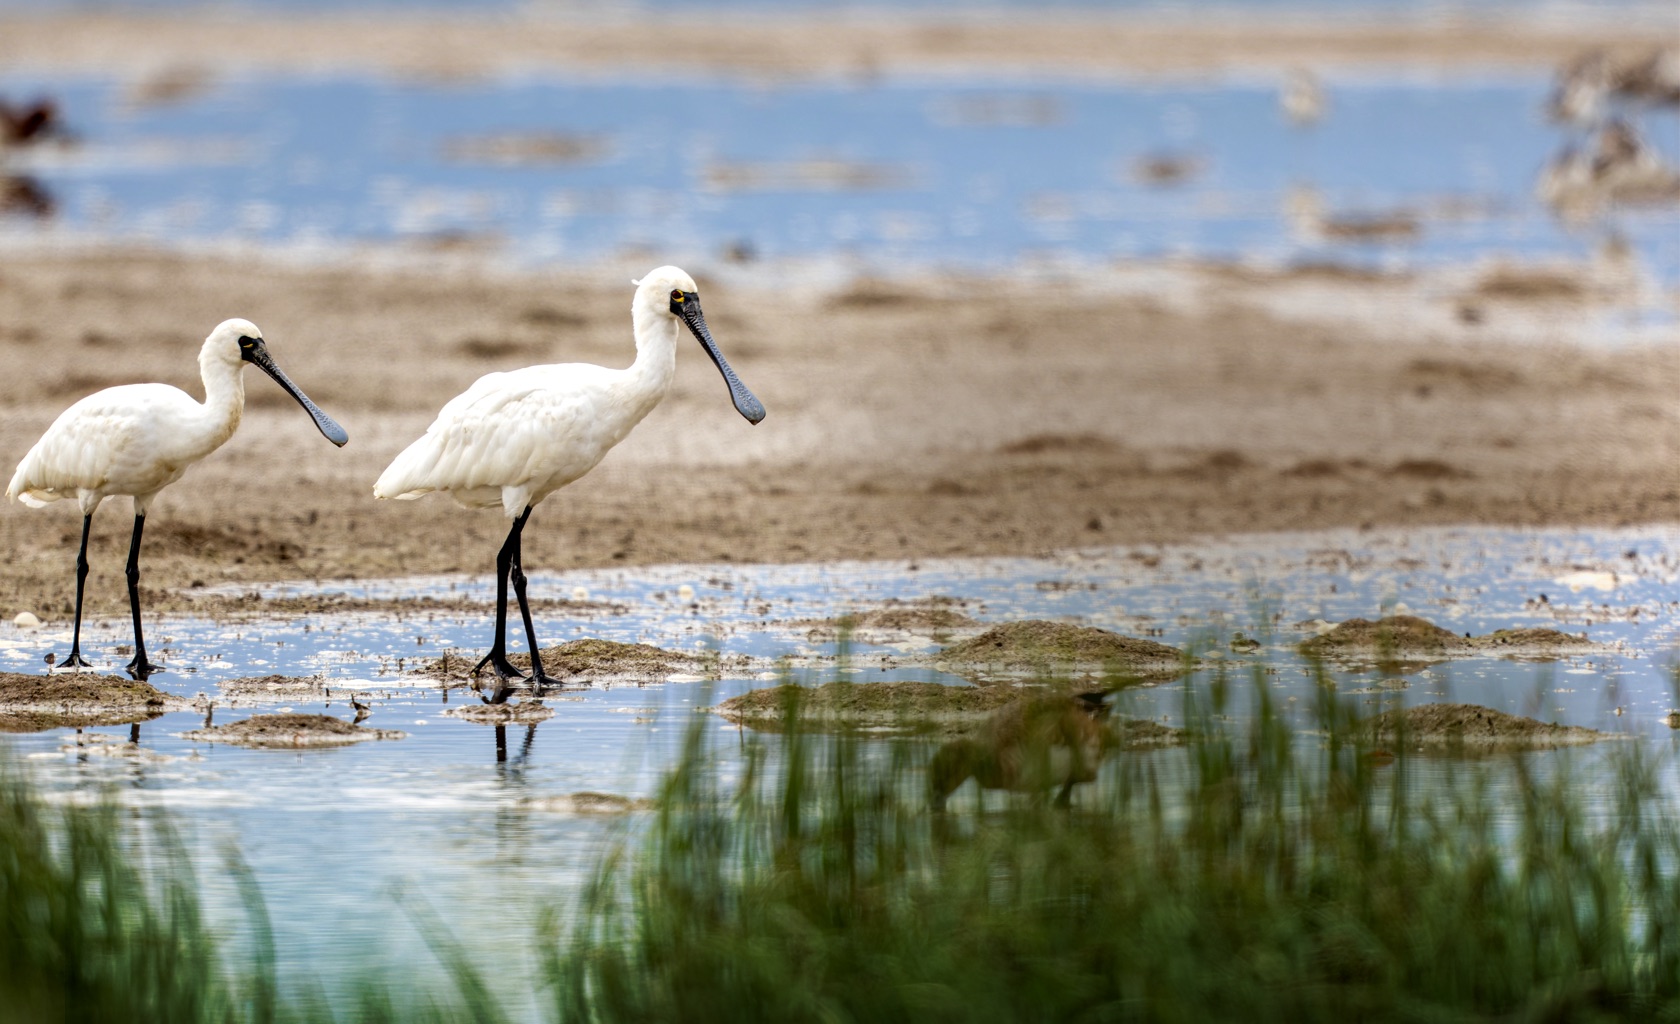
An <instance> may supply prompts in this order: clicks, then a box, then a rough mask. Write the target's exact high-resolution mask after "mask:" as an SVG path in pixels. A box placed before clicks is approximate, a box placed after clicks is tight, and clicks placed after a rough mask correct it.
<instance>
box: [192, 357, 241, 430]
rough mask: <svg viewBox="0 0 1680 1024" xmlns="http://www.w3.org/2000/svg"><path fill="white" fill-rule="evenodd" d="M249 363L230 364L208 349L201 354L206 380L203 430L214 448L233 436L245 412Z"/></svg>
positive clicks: (200, 369)
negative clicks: (247, 364)
mask: <svg viewBox="0 0 1680 1024" xmlns="http://www.w3.org/2000/svg"><path fill="white" fill-rule="evenodd" d="M244 369H245V364H243V363H235V364H233V365H231V366H230V365H229V364H228V363H227V361H226V360H223V359H218V358H216V357H215V356H214V355H212V354H211V353H210V352H209V351H208V350H206V351H205V352H202V353H200V354H199V357H198V375H199V378H200V379H202V380H203V381H204V416H203V424H202V426H203V430H204V432H205V440H207V441H209V442H211V444H212V447H214V446H215V445H219V444H221V443H222V442H223V441H226V440H227V439H228V438H230V437H232V436H233V432H234V431H235V430H237V429H239V418H240V417H241V416H242V415H244V413H245V374H244Z"/></svg>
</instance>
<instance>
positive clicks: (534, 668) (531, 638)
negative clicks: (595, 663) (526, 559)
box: [508, 508, 558, 697]
mask: <svg viewBox="0 0 1680 1024" xmlns="http://www.w3.org/2000/svg"><path fill="white" fill-rule="evenodd" d="M529 518H531V510H530V509H529V508H527V509H526V510H525V514H524V515H522V516H520V517H519V522H518V523H517V524H516V525H515V526H514V529H515V531H516V532H515V533H514V535H513V564H512V566H511V567H510V568H509V569H508V578H509V579H510V580H512V581H513V596H514V597H515V598H516V599H518V601H519V617H520V618H521V619H523V620H524V622H525V645H526V646H527V647H529V648H530V650H531V696H533V697H541V696H542V695H543V687H545V686H548V685H549V684H551V683H554V680H553V679H552V678H551V677H550V676H549V675H548V673H546V672H544V671H543V667H542V654H541V653H540V651H539V649H538V647H537V629H536V627H535V626H533V625H532V624H531V604H530V602H529V601H526V600H525V570H524V568H523V567H522V566H521V565H520V564H519V562H520V551H519V538H520V534H522V533H524V531H525V520H527V519H529ZM555 685H558V684H555Z"/></svg>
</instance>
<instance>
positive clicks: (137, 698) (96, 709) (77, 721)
mask: <svg viewBox="0 0 1680 1024" xmlns="http://www.w3.org/2000/svg"><path fill="white" fill-rule="evenodd" d="M186 706H187V702H186V701H184V700H181V699H180V698H178V697H171V696H170V695H168V694H166V693H164V692H163V691H161V690H159V689H157V688H156V687H154V686H151V685H150V684H147V683H139V682H135V681H133V680H130V679H123V678H120V677H118V676H103V675H94V674H92V673H59V674H57V675H50V676H49V675H39V676H33V675H22V674H20V673H16V672H0V732H41V731H42V730H45V729H61V728H82V727H84V726H91V725H128V724H130V723H132V722H145V721H149V720H150V719H153V718H156V717H157V716H159V715H161V714H163V713H164V712H165V711H174V710H178V709H180V708H184V707H186Z"/></svg>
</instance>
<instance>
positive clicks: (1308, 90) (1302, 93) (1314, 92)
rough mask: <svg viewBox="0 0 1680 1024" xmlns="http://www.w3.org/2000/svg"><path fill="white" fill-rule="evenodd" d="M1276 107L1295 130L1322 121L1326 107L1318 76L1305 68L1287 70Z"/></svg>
mask: <svg viewBox="0 0 1680 1024" xmlns="http://www.w3.org/2000/svg"><path fill="white" fill-rule="evenodd" d="M1278 105H1279V106H1281V107H1282V108H1283V115H1284V116H1285V117H1287V118H1289V123H1290V124H1292V125H1295V126H1296V127H1297V128H1308V127H1311V126H1312V125H1315V124H1317V123H1318V122H1319V121H1321V120H1323V119H1324V111H1325V109H1326V107H1327V106H1328V104H1327V103H1326V102H1325V99H1324V87H1323V85H1321V84H1320V83H1319V80H1318V76H1317V75H1315V74H1313V73H1312V72H1311V71H1308V70H1307V69H1306V68H1291V69H1289V73H1288V74H1286V75H1285V76H1284V78H1283V88H1282V89H1281V90H1279V92H1278Z"/></svg>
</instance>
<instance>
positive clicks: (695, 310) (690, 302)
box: [671, 289, 764, 424]
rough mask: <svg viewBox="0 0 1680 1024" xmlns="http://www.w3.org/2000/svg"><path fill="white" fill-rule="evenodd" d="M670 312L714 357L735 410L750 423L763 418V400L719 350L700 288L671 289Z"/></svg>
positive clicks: (755, 422) (713, 360) (713, 359)
mask: <svg viewBox="0 0 1680 1024" xmlns="http://www.w3.org/2000/svg"><path fill="white" fill-rule="evenodd" d="M671 313H672V315H674V316H676V317H679V318H681V320H682V322H683V323H685V324H687V325H688V329H689V331H691V332H692V333H693V334H694V337H695V340H697V341H699V342H700V346H701V347H702V348H704V349H705V350H706V354H707V355H709V356H711V357H712V362H713V363H715V364H716V365H717V368H718V372H719V373H721V374H723V381H724V383H725V384H728V385H729V399H730V401H732V402H734V403H735V411H736V412H738V413H740V414H741V415H742V416H744V417H746V420H747V422H748V423H753V424H757V423H758V422H759V421H761V420H763V419H764V403H763V402H760V401H759V400H758V399H757V398H756V397H754V395H753V393H752V392H751V391H748V390H747V386H746V385H745V384H742V383H741V378H739V377H737V376H735V371H734V370H732V369H730V367H729V363H728V362H727V361H726V360H725V359H724V358H723V353H722V352H719V351H718V347H717V342H715V341H713V340H712V332H711V329H710V328H709V327H707V326H706V315H705V314H704V313H702V312H700V295H699V293H697V292H685V291H683V290H681V289H672V290H671Z"/></svg>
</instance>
